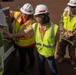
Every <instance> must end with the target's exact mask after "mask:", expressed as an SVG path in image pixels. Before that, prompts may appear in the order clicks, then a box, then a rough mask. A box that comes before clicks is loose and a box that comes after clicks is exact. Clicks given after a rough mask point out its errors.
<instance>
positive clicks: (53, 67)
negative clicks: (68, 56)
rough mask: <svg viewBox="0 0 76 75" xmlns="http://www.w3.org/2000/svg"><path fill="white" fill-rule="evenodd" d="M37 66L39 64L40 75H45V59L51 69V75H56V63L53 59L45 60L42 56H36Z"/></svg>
mask: <svg viewBox="0 0 76 75" xmlns="http://www.w3.org/2000/svg"><path fill="white" fill-rule="evenodd" d="M37 59H38V64H39V72H40V75H46V72H45V59H46V60H47V62H48V64H49V67H50V69H51V72H52V75H58V72H57V68H56V63H55V59H54V57H53V56H52V57H48V58H45V57H44V56H42V55H40V54H37Z"/></svg>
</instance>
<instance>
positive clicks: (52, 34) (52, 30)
mask: <svg viewBox="0 0 76 75" xmlns="http://www.w3.org/2000/svg"><path fill="white" fill-rule="evenodd" d="M54 26H55V24H54V23H53V24H52V29H51V35H50V37H51V38H53V36H54Z"/></svg>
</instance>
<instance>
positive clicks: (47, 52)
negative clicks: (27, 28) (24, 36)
mask: <svg viewBox="0 0 76 75" xmlns="http://www.w3.org/2000/svg"><path fill="white" fill-rule="evenodd" d="M36 26H37V27H36ZM32 27H33V29H34V32H35V39H36V47H37V51H38V52H39V54H41V55H43V56H45V57H49V56H54V52H55V45H56V40H55V38H56V33H57V29H58V25H56V24H53V23H50V27H49V28H48V29H47V30H46V32H45V35H44V37H43V39H42V38H41V34H40V31H39V27H40V24H39V23H38V24H37V25H36V24H33V25H32Z"/></svg>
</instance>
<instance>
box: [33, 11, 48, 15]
mask: <svg viewBox="0 0 76 75" xmlns="http://www.w3.org/2000/svg"><path fill="white" fill-rule="evenodd" d="M45 13H49V11H48V12H44V13H43V12H42V13H35V14H34V15H39V14H45Z"/></svg>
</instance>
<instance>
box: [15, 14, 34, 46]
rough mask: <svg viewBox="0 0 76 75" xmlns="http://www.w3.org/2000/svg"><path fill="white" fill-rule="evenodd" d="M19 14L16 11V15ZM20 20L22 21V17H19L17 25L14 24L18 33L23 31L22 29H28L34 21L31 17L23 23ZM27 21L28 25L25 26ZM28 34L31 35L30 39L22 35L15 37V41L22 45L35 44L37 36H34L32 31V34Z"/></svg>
mask: <svg viewBox="0 0 76 75" xmlns="http://www.w3.org/2000/svg"><path fill="white" fill-rule="evenodd" d="M17 15H18V14H17V13H15V15H14V17H15V18H16V16H17ZM20 22H21V18H20V17H19V18H18V19H17V21H16V24H15V26H14V30H15V32H16V33H17V32H19V31H21V30H22V29H27V28H28V27H30V25H32V24H31V22H34V20H33V19H29V20H28V21H27V22H26V23H24V24H23V25H20ZM27 23H28V25H27V26H25V25H26V24H27ZM24 27H25V28H24ZM27 36H28V37H29V39H27V37H26V36H25V37H21V38H15V43H16V44H17V45H18V46H20V47H26V46H30V45H32V44H34V43H35V37H34V36H33V32H31V34H30V35H29V34H28V35H27Z"/></svg>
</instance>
